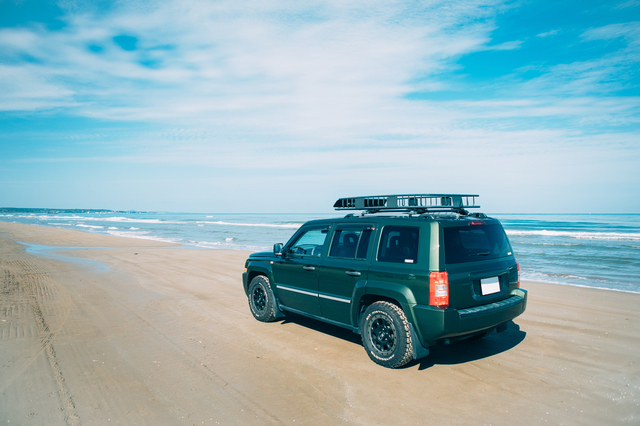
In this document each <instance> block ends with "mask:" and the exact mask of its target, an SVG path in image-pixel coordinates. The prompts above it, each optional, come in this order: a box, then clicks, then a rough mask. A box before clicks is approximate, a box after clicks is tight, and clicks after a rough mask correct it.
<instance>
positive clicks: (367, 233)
mask: <svg viewBox="0 0 640 426" xmlns="http://www.w3.org/2000/svg"><path fill="white" fill-rule="evenodd" d="M371 232H372V230H371V229H365V230H364V231H362V235H361V236H360V242H359V243H358V252H357V253H356V259H366V258H367V251H368V249H369V241H370V240H371Z"/></svg>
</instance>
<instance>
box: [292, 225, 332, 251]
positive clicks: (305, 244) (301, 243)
mask: <svg viewBox="0 0 640 426" xmlns="http://www.w3.org/2000/svg"><path fill="white" fill-rule="evenodd" d="M328 231H329V229H328V228H322V229H320V228H316V229H310V230H308V231H306V232H304V233H303V234H301V235H300V236H299V237H298V238H297V239H296V240H295V242H294V243H293V244H292V245H291V247H289V253H290V254H292V255H294V256H315V257H320V256H322V248H323V247H324V241H325V240H326V239H327V235H328V234H329V232H328Z"/></svg>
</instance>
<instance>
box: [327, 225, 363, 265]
mask: <svg viewBox="0 0 640 426" xmlns="http://www.w3.org/2000/svg"><path fill="white" fill-rule="evenodd" d="M370 239H371V229H368V228H364V227H344V228H343V227H338V229H337V230H336V233H335V235H334V237H333V242H332V243H331V250H330V251H329V256H331V257H340V258H344V259H366V257H367V249H368V248H369V240H370Z"/></svg>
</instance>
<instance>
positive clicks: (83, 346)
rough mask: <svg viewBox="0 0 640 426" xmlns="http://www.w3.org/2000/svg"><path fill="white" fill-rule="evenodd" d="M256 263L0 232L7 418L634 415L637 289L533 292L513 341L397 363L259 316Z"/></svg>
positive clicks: (48, 234) (349, 339) (423, 420)
mask: <svg viewBox="0 0 640 426" xmlns="http://www.w3.org/2000/svg"><path fill="white" fill-rule="evenodd" d="M16 241H20V242H26V243H32V244H43V245H56V246H58V247H60V250H58V251H56V253H57V254H58V255H62V256H68V257H74V258H83V259H89V260H91V261H93V262H99V263H100V264H101V265H104V266H105V268H97V267H94V266H92V265H91V264H90V263H79V262H71V261H65V260H64V259H60V258H55V259H54V258H48V257H46V256H36V255H31V254H28V253H25V251H24V246H22V245H20V244H17V243H16ZM64 247H87V249H73V250H64ZM91 247H94V248H91ZM247 255H248V253H246V252H240V251H223V250H195V249H193V250H192V249H184V248H176V247H175V246H171V245H169V244H164V243H157V242H152V241H145V240H132V239H126V238H118V237H108V236H103V235H95V234H88V233H83V232H74V231H70V230H61V229H54V228H42V227H36V226H29V225H19V224H12V223H2V222H0V280H1V281H0V320H2V322H0V390H1V391H2V393H1V395H0V422H7V421H9V422H10V423H11V424H149V425H151V424H153V425H163V424H167V425H169V424H300V423H302V424H367V425H376V424H379V425H384V424H451V423H459V424H505V425H507V424H532V423H555V424H603V423H607V424H636V423H637V422H638V417H639V416H640V368H638V357H637V353H638V352H640V327H639V326H638V324H639V323H640V322H639V320H640V313H639V312H638V309H637V306H638V303H639V302H640V295H637V294H629V293H620V292H612V291H602V290H593V289H583V288H574V287H561V286H554V285H544V284H537V283H523V287H524V288H526V289H528V290H529V291H530V293H529V306H528V309H527V311H526V312H525V314H524V315H523V316H521V317H519V318H516V320H515V321H514V322H513V323H512V324H510V325H509V328H508V330H507V331H506V332H505V333H501V334H499V335H491V336H488V337H487V338H485V339H483V340H481V341H478V342H462V343H459V344H452V345H450V346H442V347H435V348H433V349H432V353H431V355H430V356H429V357H427V358H424V359H422V360H420V361H417V362H415V361H414V362H412V363H410V364H409V365H408V366H407V367H406V368H402V369H398V370H389V369H385V368H382V367H380V366H377V365H376V364H374V363H372V362H371V361H370V360H369V358H368V357H367V355H366V353H365V352H364V350H363V348H362V346H361V344H360V340H359V336H357V335H355V334H353V333H351V332H349V331H346V330H343V329H340V328H337V327H333V326H329V325H325V324H322V323H318V322H315V321H312V320H308V319H305V318H302V317H298V316H291V317H289V318H287V319H286V320H285V321H282V322H276V323H271V324H263V323H260V322H258V321H256V320H254V319H253V317H252V316H251V314H250V312H249V309H248V306H247V302H246V296H245V295H244V292H243V291H242V284H241V280H240V274H241V272H242V268H243V264H244V260H245V259H246V256H247Z"/></svg>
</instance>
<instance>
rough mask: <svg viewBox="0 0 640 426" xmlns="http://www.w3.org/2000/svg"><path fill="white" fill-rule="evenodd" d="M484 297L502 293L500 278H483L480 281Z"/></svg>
mask: <svg viewBox="0 0 640 426" xmlns="http://www.w3.org/2000/svg"><path fill="white" fill-rule="evenodd" d="M480 288H481V290H482V295H483V296H486V295H488V294H494V293H498V292H499V291H500V280H499V279H498V277H491V278H483V279H481V280H480Z"/></svg>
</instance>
